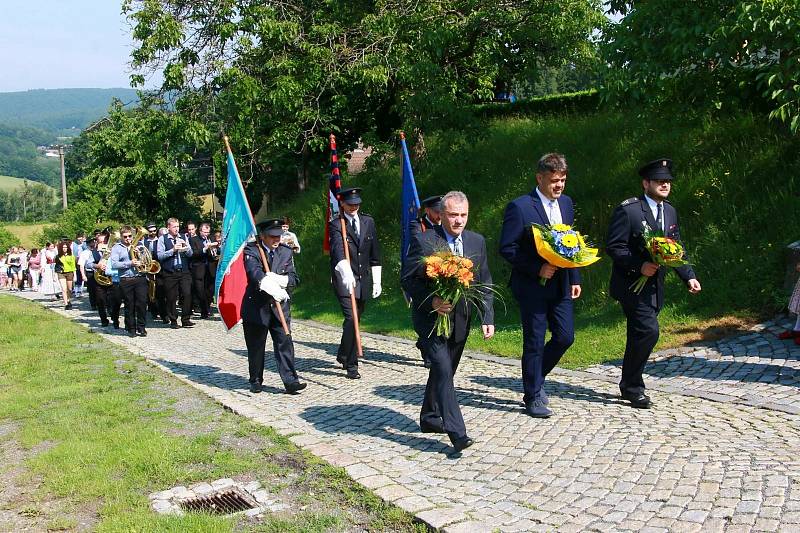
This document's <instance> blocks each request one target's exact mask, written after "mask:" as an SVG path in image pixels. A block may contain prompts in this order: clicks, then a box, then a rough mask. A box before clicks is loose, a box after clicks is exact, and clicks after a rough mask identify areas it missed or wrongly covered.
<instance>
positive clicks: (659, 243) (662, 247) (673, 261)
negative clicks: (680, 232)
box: [630, 222, 689, 294]
mask: <svg viewBox="0 0 800 533" xmlns="http://www.w3.org/2000/svg"><path fill="white" fill-rule="evenodd" d="M643 226H644V232H643V233H642V238H643V239H644V247H645V249H646V250H647V253H649V254H650V257H651V258H652V259H653V263H656V264H657V265H660V266H668V267H680V266H684V265H688V264H689V262H688V261H686V260H685V259H684V258H683V256H684V255H686V251H685V250H684V249H683V245H682V244H681V243H679V242H678V241H676V240H675V239H671V238H669V237H666V236H665V235H664V232H663V231H658V230H654V229H652V228H651V227H650V226H648V225H647V223H646V222H644V223H643ZM648 279H650V278H649V277H648V276H644V275H642V276H641V277H640V278H639V279H637V280H636V281H635V282H634V283H633V284H632V285H631V286H630V289H631V290H632V291H633V292H635V293H636V294H641V293H642V289H644V286H645V284H646V283H647V280H648Z"/></svg>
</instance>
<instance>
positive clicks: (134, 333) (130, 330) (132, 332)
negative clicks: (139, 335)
mask: <svg viewBox="0 0 800 533" xmlns="http://www.w3.org/2000/svg"><path fill="white" fill-rule="evenodd" d="M135 336H136V332H135V331H134V330H132V329H129V330H128V337H135Z"/></svg>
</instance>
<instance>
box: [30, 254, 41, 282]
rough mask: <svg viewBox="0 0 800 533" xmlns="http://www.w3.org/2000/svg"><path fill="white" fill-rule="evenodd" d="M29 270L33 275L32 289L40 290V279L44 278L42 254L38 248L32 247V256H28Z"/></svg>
mask: <svg viewBox="0 0 800 533" xmlns="http://www.w3.org/2000/svg"><path fill="white" fill-rule="evenodd" d="M28 272H30V276H31V289H33V290H34V291H38V290H39V280H41V278H42V255H41V254H40V253H39V249H38V248H32V249H31V256H30V257H29V258H28Z"/></svg>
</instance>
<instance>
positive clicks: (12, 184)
mask: <svg viewBox="0 0 800 533" xmlns="http://www.w3.org/2000/svg"><path fill="white" fill-rule="evenodd" d="M25 181H27V182H28V183H29V184H33V183H40V182H38V181H33V180H25V179H23V178H14V177H12V176H0V191H7V192H8V191H13V190H16V189H19V188H22V187H23V186H24V184H25ZM41 185H45V186H46V187H48V188H50V189H52V187H50V186H49V185H47V184H45V183H41Z"/></svg>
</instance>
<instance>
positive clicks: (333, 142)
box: [329, 133, 364, 357]
mask: <svg viewBox="0 0 800 533" xmlns="http://www.w3.org/2000/svg"><path fill="white" fill-rule="evenodd" d="M329 140H330V146H331V150H332V151H333V150H335V149H336V136H335V135H334V134H333V133H331V136H330V138H329ZM339 210H340V213H339V229H341V231H342V247H343V248H344V258H345V259H346V260H347V264H348V265H350V246H349V245H348V244H347V228H345V224H344V216H342V214H341V208H340V209H339ZM354 289H355V287H353V288H352V289H350V306H351V307H352V308H353V329H354V330H355V334H356V349H357V350H358V356H359V357H364V349H363V348H362V346H361V327H360V326H359V325H358V306H357V305H356V293H355V290H354Z"/></svg>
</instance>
